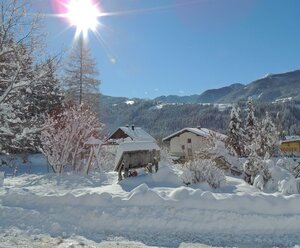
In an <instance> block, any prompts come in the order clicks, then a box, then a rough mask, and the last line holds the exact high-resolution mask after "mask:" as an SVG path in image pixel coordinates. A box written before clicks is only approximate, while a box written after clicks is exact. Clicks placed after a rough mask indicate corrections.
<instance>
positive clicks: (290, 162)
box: [276, 157, 300, 177]
mask: <svg viewBox="0 0 300 248" xmlns="http://www.w3.org/2000/svg"><path fill="white" fill-rule="evenodd" d="M276 165H277V166H279V167H281V168H284V169H286V170H288V171H289V172H291V173H292V174H293V175H294V176H295V177H300V163H299V162H298V161H297V160H296V159H294V158H288V157H284V158H281V159H279V160H278V161H277V163H276Z"/></svg>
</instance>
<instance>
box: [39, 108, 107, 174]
mask: <svg viewBox="0 0 300 248" xmlns="http://www.w3.org/2000/svg"><path fill="white" fill-rule="evenodd" d="M102 129H103V124H101V123H100V122H99V120H98V119H97V117H96V115H95V113H94V112H92V111H91V110H90V108H89V107H88V106H87V105H84V104H82V105H79V106H78V105H72V104H71V105H70V104H69V105H66V106H64V108H62V109H58V111H56V112H54V113H52V115H50V116H49V118H48V119H47V121H46V123H45V128H44V130H43V131H42V136H41V139H42V152H43V153H44V154H45V156H46V157H47V158H48V161H49V163H50V165H51V166H52V168H53V171H54V172H56V173H62V172H63V171H64V169H65V168H66V167H68V166H69V169H70V170H72V171H77V172H79V171H86V172H87V171H88V169H86V168H85V167H86V165H87V164H91V163H88V162H87V160H88V158H89V155H90V153H91V149H92V148H91V146H88V143H89V140H90V139H91V138H92V139H99V137H100V134H101V131H102Z"/></svg>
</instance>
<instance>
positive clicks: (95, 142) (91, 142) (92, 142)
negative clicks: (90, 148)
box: [85, 136, 103, 145]
mask: <svg viewBox="0 0 300 248" xmlns="http://www.w3.org/2000/svg"><path fill="white" fill-rule="evenodd" d="M85 144H86V145H102V144H103V142H102V141H101V140H99V139H96V138H95V137H94V136H92V137H90V138H89V139H88V140H87V142H85Z"/></svg>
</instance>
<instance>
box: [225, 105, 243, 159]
mask: <svg viewBox="0 0 300 248" xmlns="http://www.w3.org/2000/svg"><path fill="white" fill-rule="evenodd" d="M227 136H228V137H227V140H226V147H227V148H228V149H229V151H230V152H231V153H232V154H233V155H236V156H238V157H242V156H244V154H245V144H244V139H245V138H244V130H243V127H242V121H241V119H240V110H239V108H237V109H236V107H233V108H232V110H231V114H230V122H229V130H228V134H227Z"/></svg>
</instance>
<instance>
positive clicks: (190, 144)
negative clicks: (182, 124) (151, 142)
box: [162, 127, 226, 161]
mask: <svg viewBox="0 0 300 248" xmlns="http://www.w3.org/2000/svg"><path fill="white" fill-rule="evenodd" d="M211 135H214V136H215V137H216V138H217V139H219V140H221V141H225V139H226V135H224V134H221V133H218V132H215V131H213V130H210V129H207V128H201V127H198V128H190V127H187V128H183V129H181V130H179V131H177V132H175V133H173V134H171V135H169V136H167V137H165V138H164V139H163V140H162V141H163V143H164V144H165V145H167V146H168V148H169V151H170V154H171V158H172V159H173V160H174V161H176V160H178V161H182V160H183V161H187V160H191V159H193V158H194V157H195V154H196V153H197V152H198V151H201V150H202V149H203V148H205V147H208V146H209V145H210V142H209V137H210V136H211Z"/></svg>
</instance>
